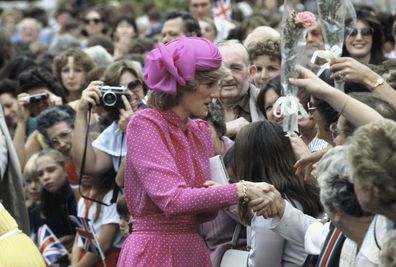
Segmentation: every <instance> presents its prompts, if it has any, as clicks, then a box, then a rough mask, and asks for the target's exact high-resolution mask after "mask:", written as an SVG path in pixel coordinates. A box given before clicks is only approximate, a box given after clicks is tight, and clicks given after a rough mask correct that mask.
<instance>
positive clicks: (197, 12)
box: [188, 0, 235, 43]
mask: <svg viewBox="0 0 396 267" xmlns="http://www.w3.org/2000/svg"><path fill="white" fill-rule="evenodd" d="M212 9H213V0H189V1H188V11H190V12H191V14H192V15H193V16H194V17H195V18H196V19H202V18H203V17H213V16H212ZM213 20H214V23H215V25H216V28H217V38H216V40H215V43H217V42H219V41H222V40H225V39H226V38H227V36H228V33H229V31H230V30H232V29H233V28H235V25H234V24H233V23H231V22H229V21H227V20H225V19H222V18H219V17H216V16H214V17H213Z"/></svg>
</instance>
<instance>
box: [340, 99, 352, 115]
mask: <svg viewBox="0 0 396 267" xmlns="http://www.w3.org/2000/svg"><path fill="white" fill-rule="evenodd" d="M349 97H350V96H349V95H347V97H346V99H345V102H344V104H343V105H342V108H341V111H340V115H342V113H343V112H344V110H345V107H346V105H347V103H348V100H349Z"/></svg>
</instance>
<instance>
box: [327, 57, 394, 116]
mask: <svg viewBox="0 0 396 267" xmlns="http://www.w3.org/2000/svg"><path fill="white" fill-rule="evenodd" d="M330 70H331V71H332V72H333V74H332V76H331V78H335V77H341V79H340V81H350V82H355V83H360V84H363V85H364V86H366V87H367V88H368V89H369V90H370V91H371V92H374V93H377V94H379V95H380V96H382V97H383V98H384V99H386V100H387V101H388V102H389V103H390V104H391V105H392V106H393V107H395V108H396V91H395V89H394V88H392V87H391V86H390V85H389V84H388V83H387V82H386V81H384V82H383V83H379V82H378V81H381V80H379V79H382V77H381V76H380V75H378V74H377V73H375V72H374V71H372V70H371V69H370V68H369V67H367V66H366V65H364V64H362V63H360V62H359V61H357V60H355V59H353V58H350V57H340V58H335V59H334V60H333V62H332V64H331V68H330Z"/></svg>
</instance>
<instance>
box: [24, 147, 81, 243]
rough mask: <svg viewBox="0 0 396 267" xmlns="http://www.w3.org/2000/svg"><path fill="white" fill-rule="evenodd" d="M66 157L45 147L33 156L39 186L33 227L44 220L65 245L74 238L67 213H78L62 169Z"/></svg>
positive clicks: (39, 224)
mask: <svg viewBox="0 0 396 267" xmlns="http://www.w3.org/2000/svg"><path fill="white" fill-rule="evenodd" d="M66 162H67V159H66V157H65V156H64V155H63V154H62V153H60V152H59V151H57V150H55V149H44V150H42V151H41V152H39V153H38V155H37V159H36V166H37V176H38V178H39V180H40V184H41V186H42V190H41V195H40V209H37V210H36V212H34V214H32V215H31V216H32V218H33V220H32V225H33V227H32V228H33V229H32V230H33V231H34V232H37V230H38V228H39V227H40V226H42V225H43V224H47V225H48V227H49V228H50V229H51V230H52V232H53V233H54V234H55V235H56V236H57V237H58V238H59V240H60V241H61V242H62V244H63V245H64V246H65V247H66V249H68V250H70V249H71V247H72V244H73V240H74V232H75V231H74V227H73V226H72V225H71V223H70V221H69V215H76V214H77V205H76V200H75V196H74V194H73V190H72V189H71V187H70V185H69V182H68V177H67V172H66V170H65V164H66Z"/></svg>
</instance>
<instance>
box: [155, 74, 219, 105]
mask: <svg viewBox="0 0 396 267" xmlns="http://www.w3.org/2000/svg"><path fill="white" fill-rule="evenodd" d="M225 74H226V70H225V69H224V68H223V67H220V68H219V69H217V70H212V71H197V72H196V73H195V79H194V80H192V81H187V82H186V84H185V85H184V86H181V85H177V94H176V95H170V94H165V93H162V92H158V91H152V92H151V93H150V94H149V99H148V105H149V106H151V107H154V108H158V109H161V110H167V109H170V108H171V107H174V106H176V105H177V104H178V103H179V101H180V99H181V97H182V95H183V93H184V92H194V91H195V90H196V89H197V88H198V86H199V85H200V84H205V85H208V86H212V85H214V84H216V83H217V82H218V81H219V80H220V79H222V78H223V77H224V76H225Z"/></svg>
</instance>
